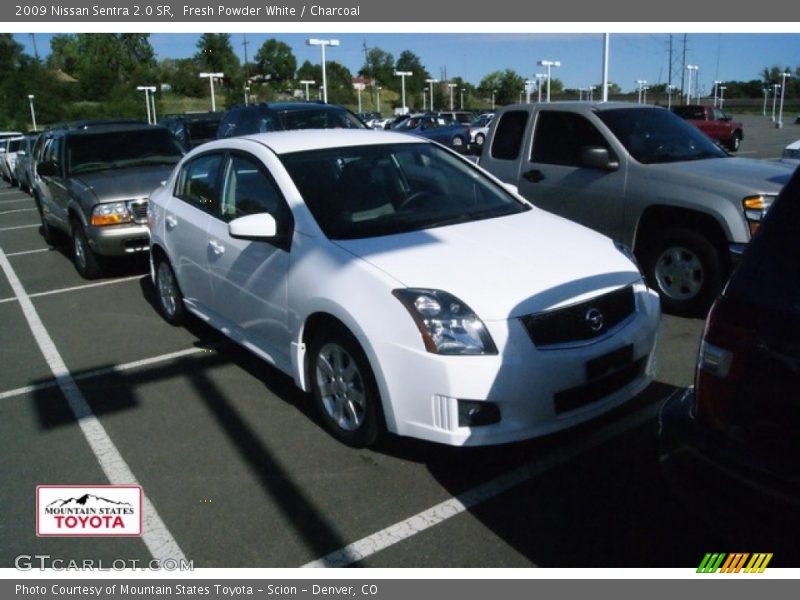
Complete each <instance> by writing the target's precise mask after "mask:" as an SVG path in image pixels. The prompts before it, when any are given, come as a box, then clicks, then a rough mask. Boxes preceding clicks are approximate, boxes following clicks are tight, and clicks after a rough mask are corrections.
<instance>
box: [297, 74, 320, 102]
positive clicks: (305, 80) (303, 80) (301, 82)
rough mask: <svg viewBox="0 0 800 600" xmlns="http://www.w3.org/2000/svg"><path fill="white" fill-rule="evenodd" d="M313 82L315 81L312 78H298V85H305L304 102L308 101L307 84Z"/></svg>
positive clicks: (312, 83)
mask: <svg viewBox="0 0 800 600" xmlns="http://www.w3.org/2000/svg"><path fill="white" fill-rule="evenodd" d="M315 83H317V82H316V81H314V80H313V79H301V80H300V85H304V86H306V102H308V100H309V98H308V86H310V85H314V84H315Z"/></svg>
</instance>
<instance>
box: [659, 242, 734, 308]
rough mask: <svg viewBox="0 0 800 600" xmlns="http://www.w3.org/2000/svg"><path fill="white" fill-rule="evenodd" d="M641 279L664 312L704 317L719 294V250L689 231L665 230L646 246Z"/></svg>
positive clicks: (721, 276)
mask: <svg viewBox="0 0 800 600" xmlns="http://www.w3.org/2000/svg"><path fill="white" fill-rule="evenodd" d="M643 263H644V268H645V276H646V277H647V280H648V284H649V285H650V287H652V288H653V289H655V290H656V291H657V292H658V295H659V296H660V297H661V306H662V307H663V309H664V311H665V312H669V313H672V314H675V315H680V316H686V317H704V316H705V315H706V313H707V312H708V309H709V307H710V306H711V303H712V302H713V301H714V299H715V298H716V297H717V296H718V295H719V293H720V291H721V289H722V284H723V271H724V266H723V262H722V257H721V255H720V251H719V249H718V248H717V246H715V245H714V244H713V243H712V242H711V241H710V240H709V239H708V238H707V237H705V236H704V235H702V234H701V233H699V232H697V231H694V230H692V229H683V228H675V229H667V230H665V231H663V232H661V233H659V234H657V235H656V236H655V238H654V239H653V240H652V241H651V242H650V243H649V244H648V250H647V252H646V253H645V257H644V261H643Z"/></svg>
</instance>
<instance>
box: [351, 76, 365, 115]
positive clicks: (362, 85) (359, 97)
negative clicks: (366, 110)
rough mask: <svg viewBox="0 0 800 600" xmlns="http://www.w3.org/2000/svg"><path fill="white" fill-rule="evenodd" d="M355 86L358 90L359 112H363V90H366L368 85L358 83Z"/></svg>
mask: <svg viewBox="0 0 800 600" xmlns="http://www.w3.org/2000/svg"><path fill="white" fill-rule="evenodd" d="M353 87H354V88H356V91H357V92H358V112H362V111H361V92H362V91H363V90H364V87H366V86H365V85H364V84H363V83H356V84H355V85H354V86H353Z"/></svg>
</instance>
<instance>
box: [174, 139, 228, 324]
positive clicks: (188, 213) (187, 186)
mask: <svg viewBox="0 0 800 600" xmlns="http://www.w3.org/2000/svg"><path fill="white" fill-rule="evenodd" d="M224 156H225V155H224V153H222V152H210V153H207V154H201V155H200V156H198V157H196V158H194V159H193V160H191V161H188V162H186V163H184V165H183V166H182V167H181V171H180V173H179V174H178V178H177V182H176V184H175V189H174V190H173V195H172V197H171V198H170V199H169V202H167V206H166V207H165V215H164V221H165V222H164V241H165V244H166V246H167V253H168V254H169V257H170V260H171V262H172V267H173V269H174V270H175V276H176V277H177V278H178V284H179V285H180V287H181V291H182V292H183V296H184V298H186V300H187V302H188V303H189V305H190V306H193V307H194V308H196V309H198V310H200V311H204V310H207V309H208V307H209V306H210V305H211V304H212V289H211V280H210V278H209V263H210V259H211V255H212V253H211V252H210V250H209V246H208V228H209V223H210V221H211V215H212V214H214V213H215V212H216V211H217V210H218V207H219V180H220V174H221V170H222V163H223V160H224Z"/></svg>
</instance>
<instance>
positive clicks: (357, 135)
mask: <svg viewBox="0 0 800 600" xmlns="http://www.w3.org/2000/svg"><path fill="white" fill-rule="evenodd" d="M149 222H150V232H151V249H152V252H151V263H152V264H151V273H152V279H153V282H154V284H155V287H156V289H157V291H158V298H159V306H160V310H161V312H162V314H163V316H164V317H165V318H166V320H167V321H169V322H170V323H179V322H180V321H181V320H182V319H183V318H184V317H185V314H186V312H187V311H189V312H191V313H194V314H195V315H198V316H199V317H200V318H201V319H202V320H203V321H205V322H206V323H209V324H210V325H212V326H213V327H215V328H218V329H219V330H220V331H223V332H224V333H225V334H226V335H228V336H229V337H231V338H232V339H233V340H235V341H237V342H239V343H240V344H242V345H243V346H245V347H246V348H248V349H249V350H251V351H252V352H254V353H255V354H257V355H258V356H260V357H262V358H263V359H264V360H265V361H267V362H268V363H270V364H272V365H274V366H275V367H277V368H278V369H280V370H281V371H283V372H285V373H287V374H289V375H290V376H291V377H292V378H293V379H294V381H295V383H296V384H297V386H299V387H300V388H301V389H303V390H305V391H307V392H310V393H311V395H312V396H313V399H314V402H315V404H316V405H317V408H318V411H319V414H320V418H321V421H322V423H324V425H325V427H326V428H327V429H328V430H329V431H330V432H331V433H332V434H333V435H334V436H336V437H337V438H339V439H340V440H342V441H343V442H345V443H348V444H351V445H353V446H366V445H370V444H372V443H374V442H375V441H376V440H377V439H378V438H379V437H380V435H381V434H382V433H384V432H386V431H389V432H393V433H396V434H399V435H403V436H413V437H417V438H422V439H426V440H432V441H435V442H441V443H446V444H453V445H480V444H494V443H503V442H510V441H514V440H520V439H525V438H530V437H534V436H539V435H544V434H547V433H550V432H554V431H557V430H561V429H565V428H567V427H570V426H573V425H575V424H577V423H581V422H584V421H586V420H588V419H591V418H593V417H596V416H598V415H600V414H602V413H605V412H607V411H609V410H610V409H612V408H614V407H616V406H619V405H621V404H623V403H625V402H626V401H628V400H630V399H631V398H632V397H633V396H634V395H636V394H638V393H639V392H641V391H642V390H643V389H644V388H645V387H646V386H647V385H648V384H649V383H650V381H651V380H652V377H653V368H654V366H653V364H654V360H653V354H654V353H653V348H654V344H655V339H656V330H657V328H658V323H659V318H660V309H659V302H658V297H657V296H656V294H655V293H653V292H652V291H650V290H649V289H648V288H647V286H646V285H645V283H644V281H643V280H642V276H641V274H640V273H639V270H638V268H637V267H636V265H635V264H634V263H633V262H632V261H631V259H630V253H629V252H628V251H627V250H626V249H625V248H624V247H621V246H619V245H616V244H615V243H614V242H612V241H611V240H610V239H608V238H606V237H604V236H602V235H600V234H597V233H595V232H592V231H590V230H588V229H585V228H583V227H581V226H579V225H577V224H575V223H572V222H569V221H566V220H564V219H561V218H559V217H556V216H554V215H552V214H549V213H547V212H544V211H542V210H539V209H537V208H534V207H533V206H531V205H530V204H528V203H527V202H525V201H524V200H523V199H522V198H520V196H518V195H517V194H516V193H514V191H513V190H510V189H509V188H508V187H507V186H504V185H503V184H502V183H500V182H499V181H498V180H497V179H495V178H493V177H491V176H490V175H488V174H486V173H485V172H484V171H483V170H481V169H480V168H479V167H476V166H475V165H473V164H472V163H470V162H469V161H466V160H464V159H463V158H462V157H460V156H458V155H456V154H455V153H453V152H451V151H449V150H447V149H445V148H443V147H441V146H439V145H438V144H434V143H432V142H429V141H426V140H422V139H420V138H418V137H413V136H407V135H402V134H397V133H392V132H374V131H344V130H329V131H290V132H277V133H268V134H260V135H254V136H248V137H242V138H230V139H225V140H219V141H216V142H211V143H208V144H205V145H203V146H201V147H199V148H197V149H195V150H193V151H192V152H190V153H189V154H187V155H186V156H185V157H184V159H183V160H182V161H181V162H180V163H179V164H178V166H177V167H176V169H175V170H174V172H173V173H172V175H171V177H170V178H169V180H168V181H167V182H166V183H165V184H164V185H163V186H162V187H160V188H159V189H157V190H156V191H155V192H153V194H152V197H151V201H150V205H149Z"/></svg>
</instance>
